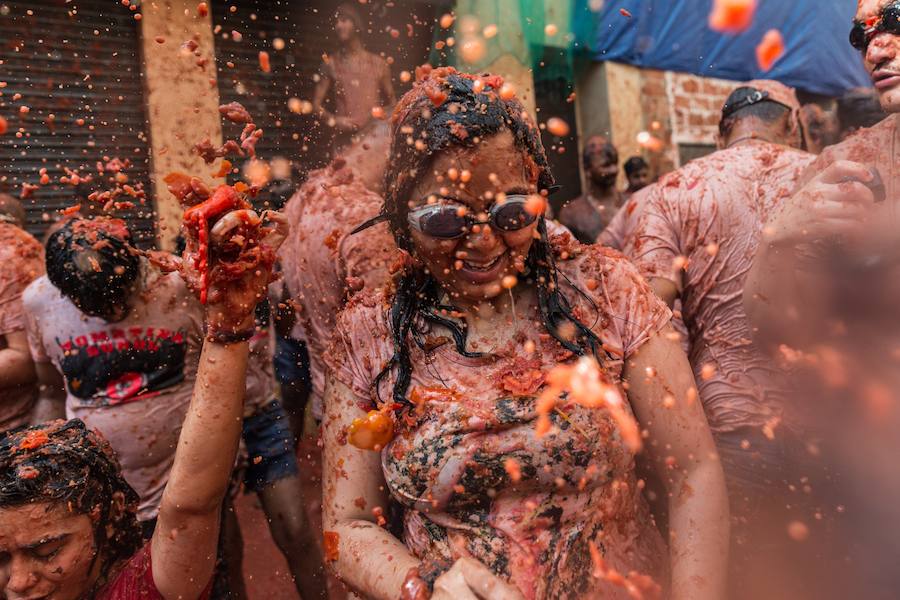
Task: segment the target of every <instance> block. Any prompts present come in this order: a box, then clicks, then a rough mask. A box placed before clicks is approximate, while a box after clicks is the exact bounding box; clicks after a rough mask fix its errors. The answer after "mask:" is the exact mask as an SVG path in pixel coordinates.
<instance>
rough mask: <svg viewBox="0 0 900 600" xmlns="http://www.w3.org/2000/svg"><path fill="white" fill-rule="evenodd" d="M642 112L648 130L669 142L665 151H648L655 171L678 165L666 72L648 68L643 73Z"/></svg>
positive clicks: (645, 155) (648, 157)
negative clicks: (673, 141) (673, 139)
mask: <svg viewBox="0 0 900 600" xmlns="http://www.w3.org/2000/svg"><path fill="white" fill-rule="evenodd" d="M641 75H642V79H643V85H642V86H641V111H642V112H643V114H644V123H645V125H646V130H647V131H649V132H650V133H652V134H653V135H654V136H656V137H658V138H659V139H661V140H662V141H663V143H664V144H665V146H664V148H663V150H662V152H644V157H645V158H646V159H647V162H648V163H650V172H651V173H667V172H669V171H672V170H673V169H675V168H676V165H677V162H678V151H677V148H675V147H674V146H673V145H672V119H671V111H670V110H669V94H668V90H667V86H668V83H667V81H666V79H667V78H666V72H665V71H660V70H658V69H644V70H643V71H642V73H641Z"/></svg>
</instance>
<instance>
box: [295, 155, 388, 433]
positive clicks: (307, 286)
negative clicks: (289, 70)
mask: <svg viewBox="0 0 900 600" xmlns="http://www.w3.org/2000/svg"><path fill="white" fill-rule="evenodd" d="M382 203H383V200H382V198H381V196H379V195H378V194H375V193H374V192H372V191H370V190H368V189H366V187H365V186H363V184H362V183H361V182H360V181H359V178H358V176H357V175H356V173H355V172H354V171H353V168H352V167H351V166H350V165H347V164H346V162H344V161H343V160H342V159H336V160H335V161H333V162H332V164H331V165H329V166H328V167H326V168H324V169H320V170H318V171H314V172H313V173H311V174H310V177H309V179H308V180H307V181H306V183H305V184H304V185H303V187H301V188H300V190H299V191H298V192H297V193H296V194H295V195H294V197H293V198H291V200H290V201H289V202H288V204H287V206H286V207H285V214H286V215H287V217H288V221H289V222H290V225H291V236H290V237H289V238H288V240H286V241H285V243H284V245H282V247H281V251H280V257H281V268H282V270H283V272H284V281H285V284H286V285H287V288H288V292H289V293H290V295H291V297H292V298H293V300H294V305H295V307H296V308H297V323H296V325H295V326H294V330H293V332H292V336H293V337H295V338H296V339H300V340H304V341H306V343H307V346H308V349H309V358H310V370H311V372H312V380H313V381H312V383H313V390H312V399H313V400H312V401H313V405H312V410H313V415H314V416H316V417H317V418H321V416H322V408H321V407H322V397H323V395H324V391H325V365H324V363H323V361H322V359H323V356H324V354H325V352H326V351H327V348H328V343H329V341H330V339H331V335H332V332H333V331H334V325H335V318H336V317H337V314H338V312H340V310H341V308H342V307H343V305H344V303H345V301H346V299H347V298H348V297H349V296H350V295H351V294H353V293H355V292H357V291H359V290H360V289H362V288H363V287H367V288H377V287H381V286H383V285H385V284H386V283H387V281H388V268H389V266H390V264H391V262H393V260H394V259H395V253H396V245H395V244H394V238H393V237H392V236H391V233H390V231H389V229H388V226H387V224H385V223H381V224H378V225H375V226H373V227H371V228H369V229H367V230H365V231H362V232H360V233H358V234H356V235H350V232H351V231H353V229H354V228H355V227H356V226H358V225H360V224H361V223H363V222H365V221H366V220H368V219H371V218H372V217H374V216H375V215H377V214H378V212H379V211H380V210H381V206H382Z"/></svg>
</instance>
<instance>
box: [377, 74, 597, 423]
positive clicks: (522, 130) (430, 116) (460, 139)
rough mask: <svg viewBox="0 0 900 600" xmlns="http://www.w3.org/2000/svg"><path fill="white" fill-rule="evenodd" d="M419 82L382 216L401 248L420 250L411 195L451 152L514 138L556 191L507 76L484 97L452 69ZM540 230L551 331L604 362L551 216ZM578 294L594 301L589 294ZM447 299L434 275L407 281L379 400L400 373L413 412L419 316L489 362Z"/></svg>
mask: <svg viewBox="0 0 900 600" xmlns="http://www.w3.org/2000/svg"><path fill="white" fill-rule="evenodd" d="M418 75H419V77H418V81H417V82H416V84H415V85H414V86H413V88H412V89H411V90H410V91H409V92H407V93H406V95H405V96H404V97H403V98H402V99H401V100H400V102H399V103H398V105H397V108H396V110H395V111H394V116H393V132H392V134H393V135H392V144H391V156H390V162H389V163H388V168H387V170H386V171H385V190H386V191H385V198H384V208H383V210H382V215H381V217H380V219H381V220H387V221H388V223H389V224H390V227H391V231H392V233H393V235H394V239H395V241H396V243H397V245H398V246H399V247H400V248H401V249H402V250H405V251H407V252H409V253H410V254H412V253H414V252H415V249H414V246H413V242H412V238H411V236H410V231H409V223H408V221H407V213H408V212H409V199H410V198H409V196H410V194H411V193H412V190H413V188H414V187H415V185H416V182H417V180H418V178H419V177H421V176H422V175H423V174H424V173H426V171H427V168H428V166H429V164H430V163H431V162H432V160H433V159H434V158H435V156H436V155H437V154H438V153H440V152H441V151H443V150H444V149H446V148H448V147H450V146H463V147H467V148H475V147H477V144H478V143H479V141H480V140H483V139H485V138H486V137H489V136H491V135H494V134H497V133H499V132H501V131H509V132H510V133H511V134H512V136H513V139H514V140H515V143H516V146H517V147H518V148H520V149H521V150H522V152H523V154H524V155H525V157H526V166H527V168H528V169H529V170H530V176H531V177H533V178H534V180H536V181H537V186H538V189H539V190H548V189H549V188H550V187H551V186H552V185H553V176H552V174H551V173H550V169H549V165H548V162H547V156H546V154H545V153H544V148H543V145H542V144H541V139H540V135H539V132H538V130H537V128H536V127H535V126H534V123H533V122H532V121H531V119H530V117H529V116H528V114H527V112H526V111H525V108H524V107H523V106H522V104H521V103H520V102H518V101H517V100H515V99H511V100H504V99H503V98H501V97H500V95H499V94H498V91H499V89H500V87H501V85H502V80H501V79H500V78H499V77H492V76H489V75H482V76H480V77H479V79H480V80H481V81H482V82H483V83H484V89H483V90H482V91H480V92H476V91H475V90H474V88H473V85H474V81H475V79H476V78H475V77H474V76H472V75H467V74H463V73H459V72H457V71H456V70H455V69H452V68H440V69H435V70H430V69H427V68H426V69H425V70H423V71H420V73H419V74H418ZM409 138H412V140H416V141H420V142H421V143H424V147H423V146H421V144H420V145H419V148H417V147H416V143H408V139H409ZM373 222H374V220H373ZM537 230H538V233H539V234H540V239H537V240H535V241H534V243H533V244H532V245H531V250H530V251H529V254H528V259H527V261H526V267H527V272H526V275H525V279H526V281H527V282H528V283H530V284H532V285H536V287H537V295H538V305H539V309H540V313H541V319H542V321H543V323H544V327H545V328H546V329H547V331H548V332H549V333H550V334H551V335H552V336H553V337H554V338H555V339H556V340H557V341H558V342H559V343H560V344H562V345H563V346H564V347H565V348H567V349H568V350H570V351H571V352H573V353H575V354H576V355H583V354H585V353H586V352H592V353H593V354H594V355H595V356H597V357H598V358H599V356H600V354H601V353H602V352H603V351H602V348H601V346H602V342H601V340H600V339H599V338H598V337H597V336H596V335H595V334H594V333H593V332H592V331H591V329H590V328H589V327H587V326H586V325H584V324H582V323H581V322H580V321H579V320H578V319H577V318H575V316H574V315H573V314H572V310H571V307H570V305H569V302H568V300H567V299H566V297H565V296H564V295H563V294H562V293H561V291H560V288H559V279H558V273H557V269H556V264H555V262H554V258H553V249H552V248H551V245H550V242H549V240H548V236H547V224H546V222H545V220H544V217H543V216H542V217H540V218H539V219H538V225H537ZM570 285H571V284H570ZM573 287H574V286H573ZM575 289H576V291H577V292H578V293H580V294H581V295H583V296H584V297H585V298H587V296H586V295H585V294H584V292H581V291H580V290H578V289H577V288H575ZM440 297H441V288H440V285H439V284H438V282H437V281H436V280H435V279H434V278H433V277H432V276H431V275H430V274H426V273H423V272H420V271H417V270H415V269H412V268H407V269H406V270H405V271H404V272H403V273H402V274H401V276H400V277H399V279H398V281H397V284H396V292H395V295H394V298H393V303H392V306H391V312H390V323H391V335H392V337H393V343H394V354H393V356H392V357H391V359H390V360H389V361H388V363H387V364H386V365H385V366H384V368H383V369H382V370H381V372H380V373H379V374H378V376H377V377H376V379H375V382H374V384H373V385H374V387H375V389H376V393H377V390H378V387H379V384H380V383H381V381H382V380H383V379H384V378H385V377H387V376H388V374H389V373H391V371H392V370H394V369H395V368H396V369H397V378H396V381H395V382H394V388H393V394H392V396H393V401H394V402H396V403H398V404H400V405H405V406H408V405H409V404H410V402H409V400H407V398H406V392H407V390H408V388H409V384H410V381H411V379H412V361H411V359H410V355H409V344H410V342H413V343H417V344H419V345H421V344H423V340H422V339H421V335H420V333H421V332H419V331H417V330H416V320H417V318H418V317H421V318H424V320H425V321H427V322H430V323H432V324H437V325H441V326H443V327H446V328H447V329H448V330H449V331H450V333H451V335H452V336H453V340H454V343H455V345H456V350H457V352H459V353H460V354H461V355H463V356H467V357H477V356H481V354H480V353H472V352H469V351H468V350H466V333H467V332H466V326H465V323H464V322H463V323H458V322H456V321H455V320H453V319H452V318H450V317H448V316H446V315H447V314H448V313H449V312H451V311H454V310H457V309H456V308H455V307H453V306H449V305H441V304H439V301H440ZM563 323H569V324H570V325H571V326H574V330H575V332H576V333H575V335H574V336H568V337H567V336H565V335H563V334H562V333H561V332H560V326H561V325H562V324H563ZM410 338H412V339H410Z"/></svg>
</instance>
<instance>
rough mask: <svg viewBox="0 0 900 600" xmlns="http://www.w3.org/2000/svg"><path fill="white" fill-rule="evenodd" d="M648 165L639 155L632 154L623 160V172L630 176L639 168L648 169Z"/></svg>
mask: <svg viewBox="0 0 900 600" xmlns="http://www.w3.org/2000/svg"><path fill="white" fill-rule="evenodd" d="M649 168H650V165H648V164H647V161H646V160H644V158H643V157H641V156H632V157H631V158H629V159H628V160H626V161H625V174H626V175H628V176H629V177H631V176H632V175H634V174H635V173H637V172H638V171H640V170H641V169H649Z"/></svg>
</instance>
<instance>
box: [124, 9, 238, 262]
mask: <svg viewBox="0 0 900 600" xmlns="http://www.w3.org/2000/svg"><path fill="white" fill-rule="evenodd" d="M141 37H142V40H141V47H142V56H143V62H144V85H145V87H146V102H147V118H148V120H149V122H150V123H149V128H150V143H151V165H152V170H151V180H152V181H153V192H154V193H153V197H154V201H155V207H156V211H157V219H158V220H157V239H158V243H159V247H160V248H162V249H166V250H171V249H172V248H174V243H175V237H176V236H177V235H178V231H179V227H180V223H181V208H180V206H179V205H178V202H177V201H176V200H175V198H174V197H173V196H172V195H171V194H170V193H169V192H168V190H167V189H166V185H165V183H164V182H163V177H165V176H166V175H167V174H168V173H170V172H172V171H183V172H185V173H188V174H191V175H196V176H199V177H203V178H206V179H207V181H208V183H211V182H212V178H211V177H210V173H211V172H212V171H213V170H214V167H215V165H213V166H209V165H206V164H205V163H204V162H203V160H202V159H200V158H199V157H198V156H196V155H195V154H193V153H192V152H191V148H192V146H193V145H194V144H195V143H197V142H199V141H201V140H202V139H203V138H205V137H207V136H208V137H209V138H210V139H211V140H212V142H213V143H214V144H221V142H222V129H221V124H220V121H219V112H218V105H219V94H218V91H217V89H216V64H215V55H214V46H213V29H212V19H211V18H210V17H209V16H208V15H207V16H205V17H201V16H199V15H198V14H197V2H195V1H193V0H156V1H155V2H145V3H144V4H143V7H142V18H141ZM189 40H193V41H194V42H196V44H197V49H196V50H195V51H194V52H190V51H188V50H186V49H184V48H182V44H183V43H184V42H186V41H189ZM204 60H205V61H206V63H205V66H200V65H199V64H198V61H199V62H201V63H202V62H203V61H204Z"/></svg>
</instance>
